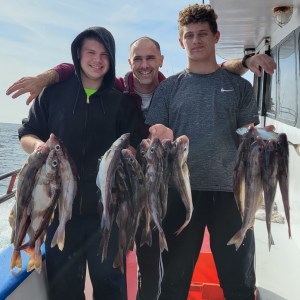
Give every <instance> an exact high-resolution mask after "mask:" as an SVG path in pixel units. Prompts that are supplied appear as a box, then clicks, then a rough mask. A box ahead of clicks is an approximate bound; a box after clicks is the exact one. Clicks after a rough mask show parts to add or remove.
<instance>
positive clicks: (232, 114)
mask: <svg viewBox="0 0 300 300" xmlns="http://www.w3.org/2000/svg"><path fill="white" fill-rule="evenodd" d="M216 19H217V15H216V14H215V12H214V10H213V9H212V8H211V7H210V5H199V4H195V5H190V6H188V7H186V8H185V9H183V10H182V11H181V12H180V13H179V19H178V23H179V41H180V45H181V47H182V48H183V49H185V51H186V53H187V60H188V64H187V68H186V69H185V70H183V71H182V72H181V73H179V74H176V75H174V76H171V77H169V78H167V79H166V80H164V81H163V82H162V83H161V84H160V85H159V87H158V88H157V89H156V91H155V94H154V96H153V100H152V103H151V106H150V109H149V112H148V114H147V118H146V123H147V124H149V125H153V124H160V125H154V126H152V127H151V128H150V132H151V133H152V135H153V136H158V137H160V138H164V137H166V138H170V137H171V138H172V137H173V135H174V138H176V137H179V136H180V135H187V136H188V137H189V142H190V147H189V157H188V166H189V171H190V182H191V188H192V198H193V205H194V211H193V215H192V218H191V221H190V223H189V225H188V226H187V227H186V228H185V229H184V230H183V231H182V233H180V234H179V235H178V236H176V235H175V234H174V232H175V231H176V230H177V229H178V228H179V227H180V225H181V224H182V223H183V222H184V220H185V213H186V212H185V208H184V206H183V204H182V201H181V198H180V195H179V194H178V193H177V192H176V191H175V190H174V189H172V188H170V189H169V198H168V210H167V215H166V217H165V219H164V223H163V229H164V231H165V234H166V239H167V243H168V248H169V251H168V252H166V251H165V252H163V264H164V277H163V281H162V287H161V295H160V298H159V299H160V300H169V299H176V300H185V299H187V297H188V291H189V286H190V282H191V278H192V275H193V271H194V267H195V264H196V262H197V258H198V255H199V252H200V249H201V245H202V242H203V236H204V231H205V227H206V226H207V228H208V230H209V233H210V246H211V250H212V253H213V256H214V260H215V263H216V268H217V272H218V276H219V279H220V285H221V287H222V288H223V291H224V295H225V298H226V299H227V300H237V299H243V300H250V299H251V300H253V299H254V293H255V272H254V253H255V241H254V234H253V231H252V230H249V231H248V232H247V235H246V238H245V240H244V243H243V246H242V247H240V249H239V250H238V251H236V250H235V247H234V246H227V242H228V241H229V240H230V238H231V237H232V236H233V235H234V234H235V233H236V232H237V231H238V229H239V228H240V227H241V224H242V220H241V216H240V213H239V211H238V208H237V205H236V202H235V198H234V194H233V187H232V176H233V168H234V161H235V156H236V151H237V146H238V136H237V134H236V133H235V130H236V129H237V128H239V127H242V126H246V127H248V126H250V125H254V124H258V123H259V119H258V112H257V107H256V102H255V98H254V93H253V89H252V86H251V84H250V83H249V82H248V81H247V80H245V79H243V78H241V77H240V76H237V75H234V74H232V73H230V72H228V71H226V70H224V69H222V68H220V66H219V65H218V64H217V61H216V55H215V45H216V44H217V42H218V40H219V37H220V32H219V31H218V27H217V22H216ZM164 126H166V127H164ZM167 127H168V128H167ZM170 129H171V130H170ZM172 132H173V135H172Z"/></svg>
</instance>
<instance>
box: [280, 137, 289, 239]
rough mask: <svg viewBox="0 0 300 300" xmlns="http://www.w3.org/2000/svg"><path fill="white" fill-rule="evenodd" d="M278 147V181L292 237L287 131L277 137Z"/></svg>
mask: <svg viewBox="0 0 300 300" xmlns="http://www.w3.org/2000/svg"><path fill="white" fill-rule="evenodd" d="M277 149H278V183H279V188H280V191H281V196H282V202H283V207H284V212H285V217H286V220H287V224H288V235H289V238H291V236H292V233H291V223H290V203H289V147H288V140H287V136H286V134H285V133H280V134H279V136H278V138H277Z"/></svg>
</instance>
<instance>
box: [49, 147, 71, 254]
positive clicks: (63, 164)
mask: <svg viewBox="0 0 300 300" xmlns="http://www.w3.org/2000/svg"><path fill="white" fill-rule="evenodd" d="M55 151H56V154H57V158H58V160H59V175H60V178H61V193H60V197H59V199H58V213H59V225H58V228H57V230H56V232H55V234H54V236H53V238H52V241H51V247H54V246H56V245H58V248H59V249H60V250H61V251H62V250H63V248H64V244H65V226H66V223H67V222H68V221H69V220H70V219H71V217H72V207H73V201H74V198H75V195H76V193H77V171H76V166H75V163H74V161H73V160H72V158H71V156H70V155H69V153H68V150H67V149H66V147H65V146H64V145H63V143H62V142H59V143H58V144H57V145H56V147H55Z"/></svg>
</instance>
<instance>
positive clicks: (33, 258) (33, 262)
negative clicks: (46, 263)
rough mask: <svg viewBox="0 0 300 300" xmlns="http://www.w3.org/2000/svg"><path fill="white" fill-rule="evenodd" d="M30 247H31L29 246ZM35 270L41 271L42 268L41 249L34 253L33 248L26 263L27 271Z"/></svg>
mask: <svg viewBox="0 0 300 300" xmlns="http://www.w3.org/2000/svg"><path fill="white" fill-rule="evenodd" d="M29 249H32V248H29ZM34 269H35V270H36V271H37V272H38V273H41V270H42V254H41V251H39V253H38V254H37V255H35V252H34V249H33V251H31V252H30V259H29V261H28V264H27V272H30V271H32V270H34Z"/></svg>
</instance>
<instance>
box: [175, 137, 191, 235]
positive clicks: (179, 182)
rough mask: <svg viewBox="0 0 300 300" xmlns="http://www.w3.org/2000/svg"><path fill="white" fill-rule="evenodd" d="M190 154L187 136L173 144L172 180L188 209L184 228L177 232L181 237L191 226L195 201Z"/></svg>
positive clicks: (179, 138)
mask: <svg viewBox="0 0 300 300" xmlns="http://www.w3.org/2000/svg"><path fill="white" fill-rule="evenodd" d="M188 153H189V139H188V137H187V136H186V135H182V136H179V137H178V138H177V139H176V140H175V141H174V142H173V149H172V151H171V156H172V172H171V176H172V180H173V183H174V185H175V188H176V189H177V191H178V192H179V194H180V196H181V200H182V202H183V204H184V206H185V209H186V218H185V221H184V223H183V224H182V226H181V227H180V228H179V229H178V230H177V231H176V232H175V234H176V235H179V234H180V233H181V232H182V230H183V229H184V228H185V227H186V226H187V225H188V224H189V222H190V220H191V217H192V213H193V200H192V192H191V185H190V179H189V169H188V164H187V158H188Z"/></svg>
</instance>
